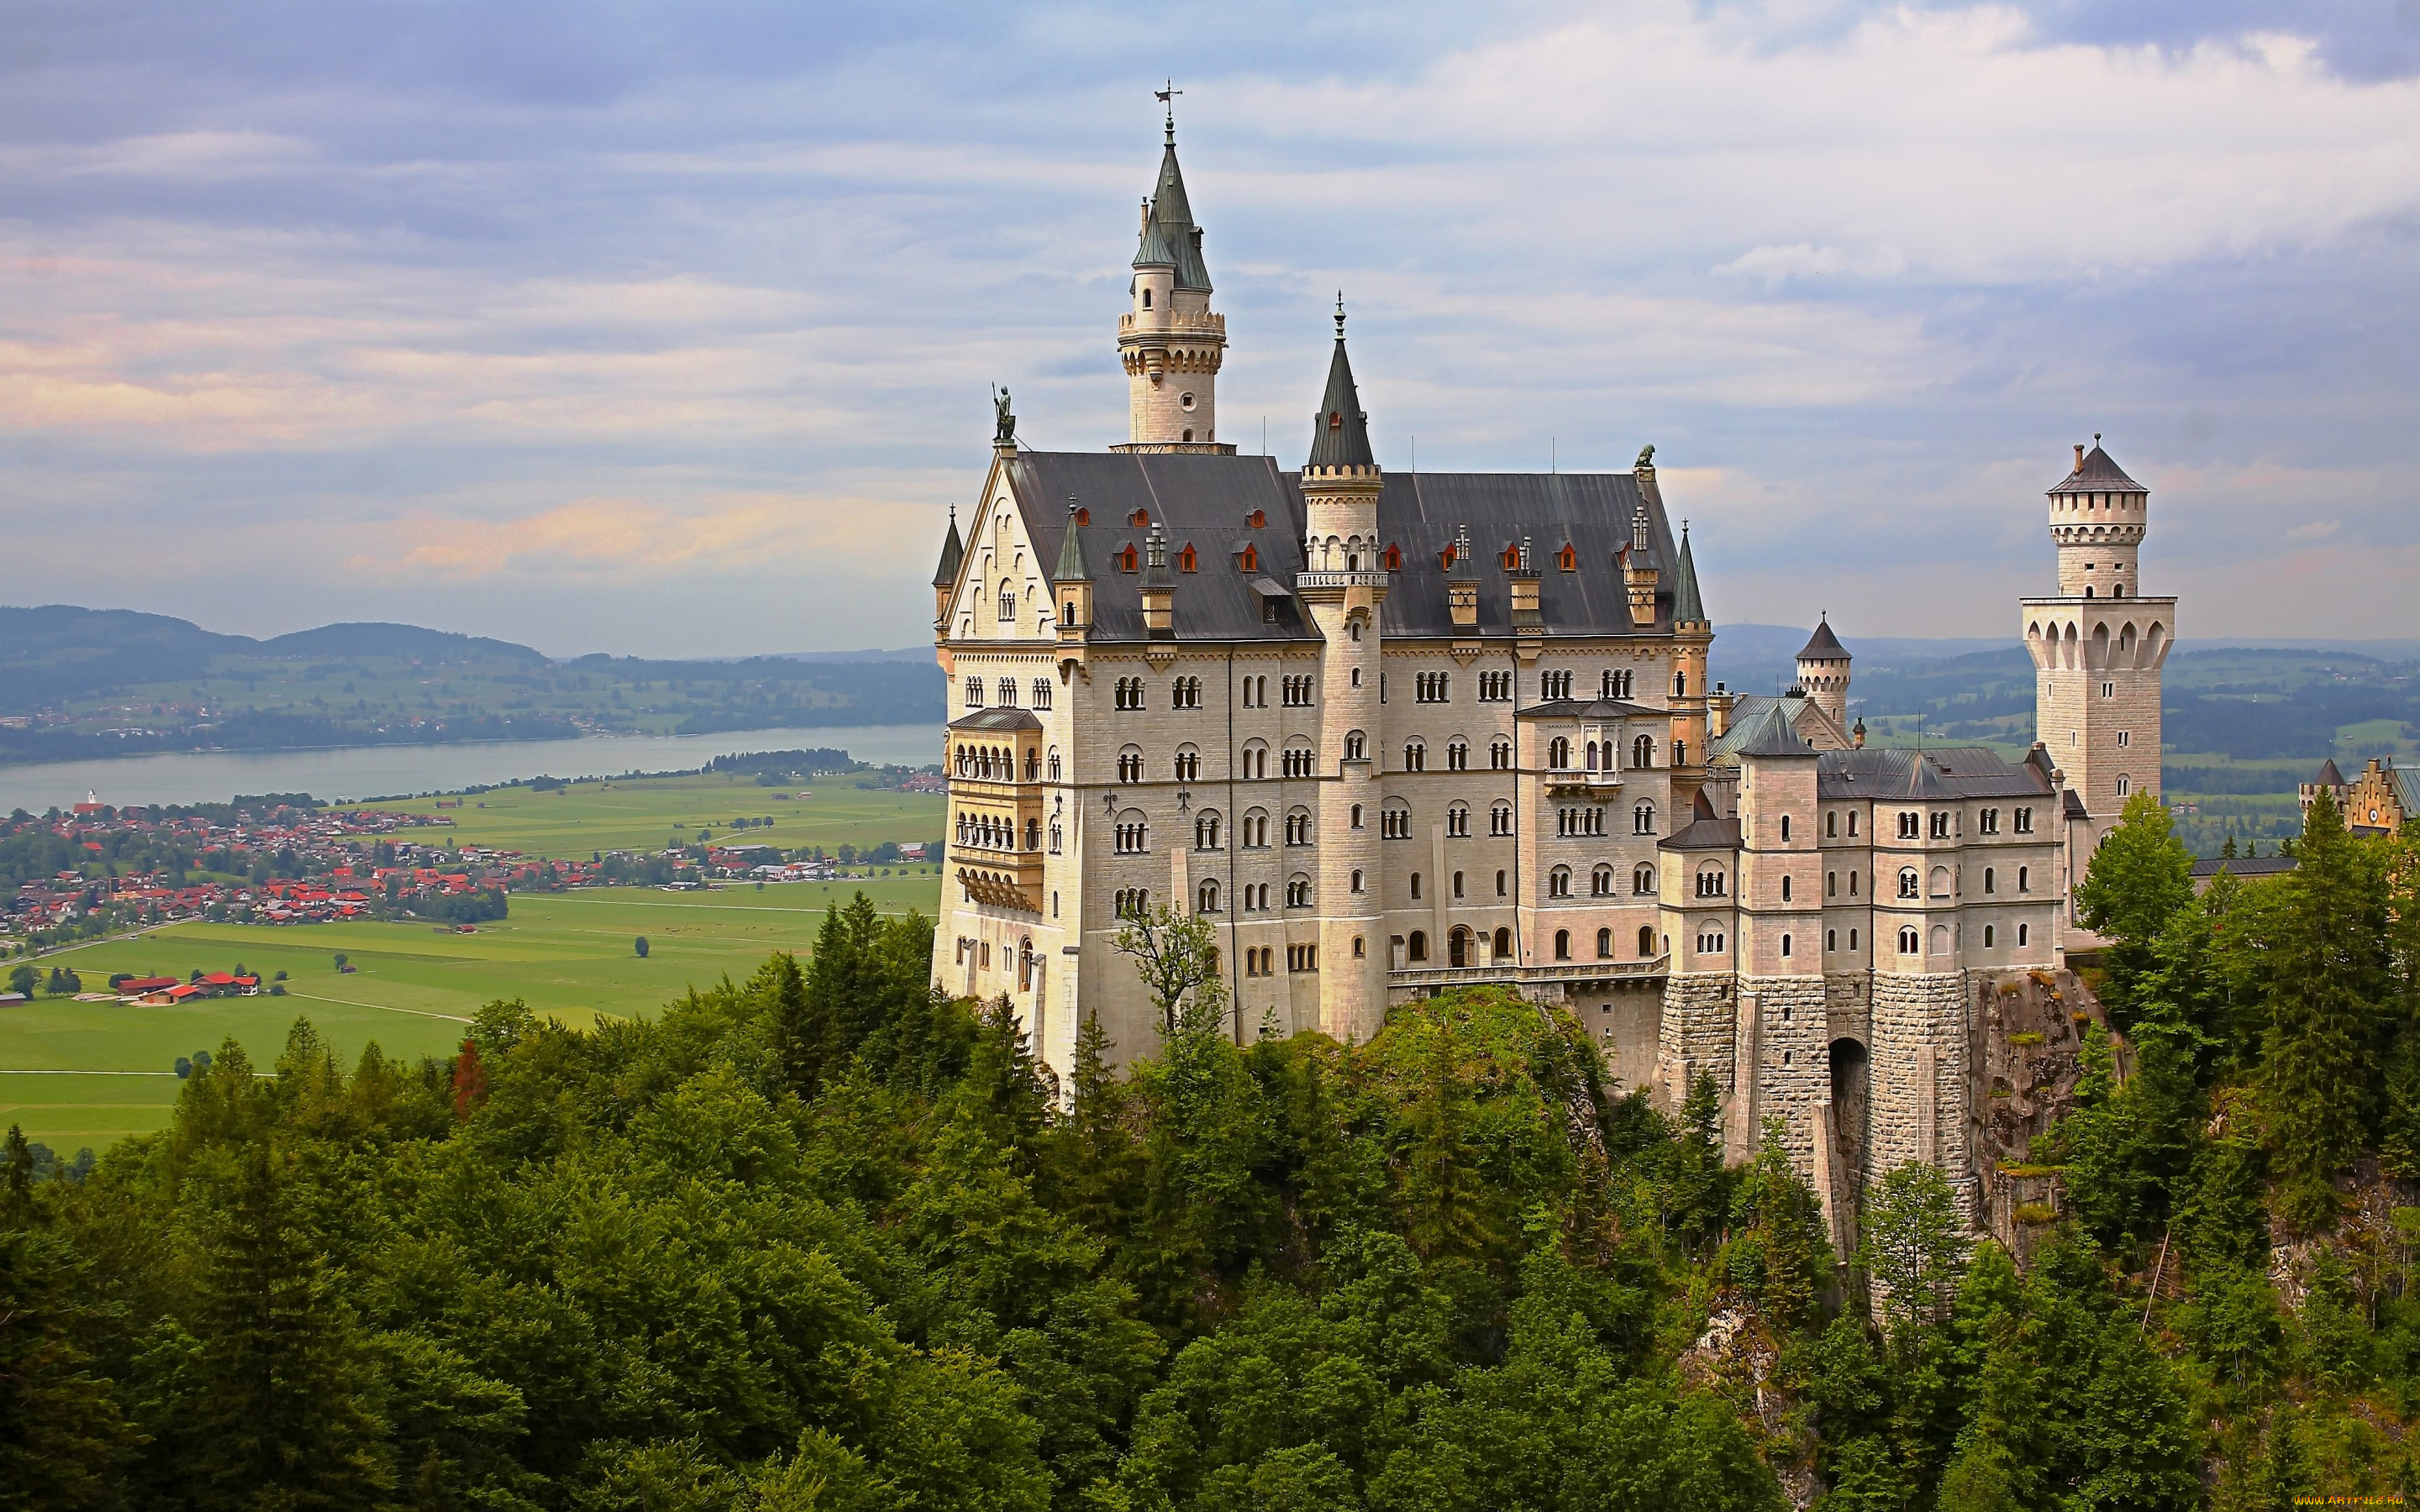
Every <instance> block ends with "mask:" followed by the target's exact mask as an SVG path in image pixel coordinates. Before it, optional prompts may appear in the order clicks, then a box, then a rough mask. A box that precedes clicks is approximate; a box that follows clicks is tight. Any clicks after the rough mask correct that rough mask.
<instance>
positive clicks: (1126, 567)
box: [1118, 546, 1140, 572]
mask: <svg viewBox="0 0 2420 1512" xmlns="http://www.w3.org/2000/svg"><path fill="white" fill-rule="evenodd" d="M1139 560H1140V559H1139V558H1138V557H1137V556H1136V554H1135V548H1133V547H1131V546H1129V547H1127V548H1125V550H1123V551H1121V552H1119V553H1118V570H1119V571H1120V572H1132V571H1134V570H1135V568H1136V566H1137V564H1138V562H1139Z"/></svg>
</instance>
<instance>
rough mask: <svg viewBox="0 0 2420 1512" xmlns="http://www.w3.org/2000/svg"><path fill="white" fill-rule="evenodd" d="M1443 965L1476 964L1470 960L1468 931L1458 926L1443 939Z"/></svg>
mask: <svg viewBox="0 0 2420 1512" xmlns="http://www.w3.org/2000/svg"><path fill="white" fill-rule="evenodd" d="M1445 964H1447V965H1450V966H1468V965H1476V964H1478V963H1477V962H1475V961H1473V960H1471V958H1470V931H1468V930H1466V929H1464V928H1463V927H1462V926H1460V925H1458V924H1457V925H1455V926H1454V928H1453V931H1452V933H1449V934H1448V935H1446V937H1445Z"/></svg>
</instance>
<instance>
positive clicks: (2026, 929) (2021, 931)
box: [2017, 924, 2032, 945]
mask: <svg viewBox="0 0 2420 1512" xmlns="http://www.w3.org/2000/svg"><path fill="white" fill-rule="evenodd" d="M2029 933H2032V926H2031V925H2027V924H2020V925H2018V926H2017V943H2018V944H2019V945H2023V944H2024V943H2025V936H2026V935H2027V934H2029Z"/></svg>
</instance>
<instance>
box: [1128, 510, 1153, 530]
mask: <svg viewBox="0 0 2420 1512" xmlns="http://www.w3.org/2000/svg"><path fill="white" fill-rule="evenodd" d="M1126 523H1127V524H1129V525H1131V526H1133V527H1134V528H1135V529H1136V530H1141V529H1143V528H1144V527H1145V526H1147V525H1149V524H1150V523H1151V511H1150V510H1148V509H1138V510H1136V511H1135V512H1134V513H1133V514H1131V515H1128V516H1127V517H1126Z"/></svg>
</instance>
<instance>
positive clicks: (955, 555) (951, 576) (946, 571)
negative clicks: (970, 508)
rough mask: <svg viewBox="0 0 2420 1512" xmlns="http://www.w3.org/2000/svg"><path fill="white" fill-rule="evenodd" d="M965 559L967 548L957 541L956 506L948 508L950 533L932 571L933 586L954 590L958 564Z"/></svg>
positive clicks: (943, 542) (956, 583)
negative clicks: (937, 563)
mask: <svg viewBox="0 0 2420 1512" xmlns="http://www.w3.org/2000/svg"><path fill="white" fill-rule="evenodd" d="M966 559H967V548H966V546H965V544H964V543H962V542H961V541H960V540H959V539H958V506H957V505H955V504H952V505H951V506H950V533H949V536H948V538H947V539H945V540H943V541H942V542H941V564H940V565H939V567H937V568H935V569H934V571H933V586H934V587H936V588H954V587H956V586H957V585H958V563H961V562H964V561H965V560H966Z"/></svg>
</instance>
